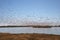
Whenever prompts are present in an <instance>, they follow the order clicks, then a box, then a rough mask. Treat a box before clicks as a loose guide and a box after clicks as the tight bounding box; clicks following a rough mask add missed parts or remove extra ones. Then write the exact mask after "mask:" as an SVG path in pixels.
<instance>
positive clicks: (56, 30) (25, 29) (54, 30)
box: [0, 27, 60, 35]
mask: <svg viewBox="0 0 60 40" xmlns="http://www.w3.org/2000/svg"><path fill="white" fill-rule="evenodd" d="M59 30H60V27H52V28H32V27H13V28H0V32H3V33H4V32H5V33H45V34H59V35H60V31H59Z"/></svg>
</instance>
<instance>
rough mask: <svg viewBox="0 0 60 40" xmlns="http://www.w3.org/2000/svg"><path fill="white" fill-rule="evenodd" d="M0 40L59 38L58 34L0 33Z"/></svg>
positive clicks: (45, 39)
mask: <svg viewBox="0 0 60 40" xmlns="http://www.w3.org/2000/svg"><path fill="white" fill-rule="evenodd" d="M0 40H60V35H53V34H35V33H33V34H23V33H22V34H9V33H0Z"/></svg>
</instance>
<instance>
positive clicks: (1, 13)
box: [0, 0, 60, 23]
mask: <svg viewBox="0 0 60 40" xmlns="http://www.w3.org/2000/svg"><path fill="white" fill-rule="evenodd" d="M47 17H48V18H49V19H52V21H54V19H53V18H58V19H57V20H60V19H59V18H60V0H0V23H6V22H9V21H11V20H13V21H14V19H15V20H16V21H17V20H18V19H19V20H21V19H22V20H23V19H25V20H28V19H29V20H35V21H38V20H40V19H39V18H47ZM43 20H44V19H43Z"/></svg>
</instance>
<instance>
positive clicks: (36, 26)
mask: <svg viewBox="0 0 60 40" xmlns="http://www.w3.org/2000/svg"><path fill="white" fill-rule="evenodd" d="M3 27H4V28H5V27H33V28H51V27H60V26H49V25H46V26H40V25H26V26H17V25H15V26H14V25H8V26H0V28H3Z"/></svg>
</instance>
